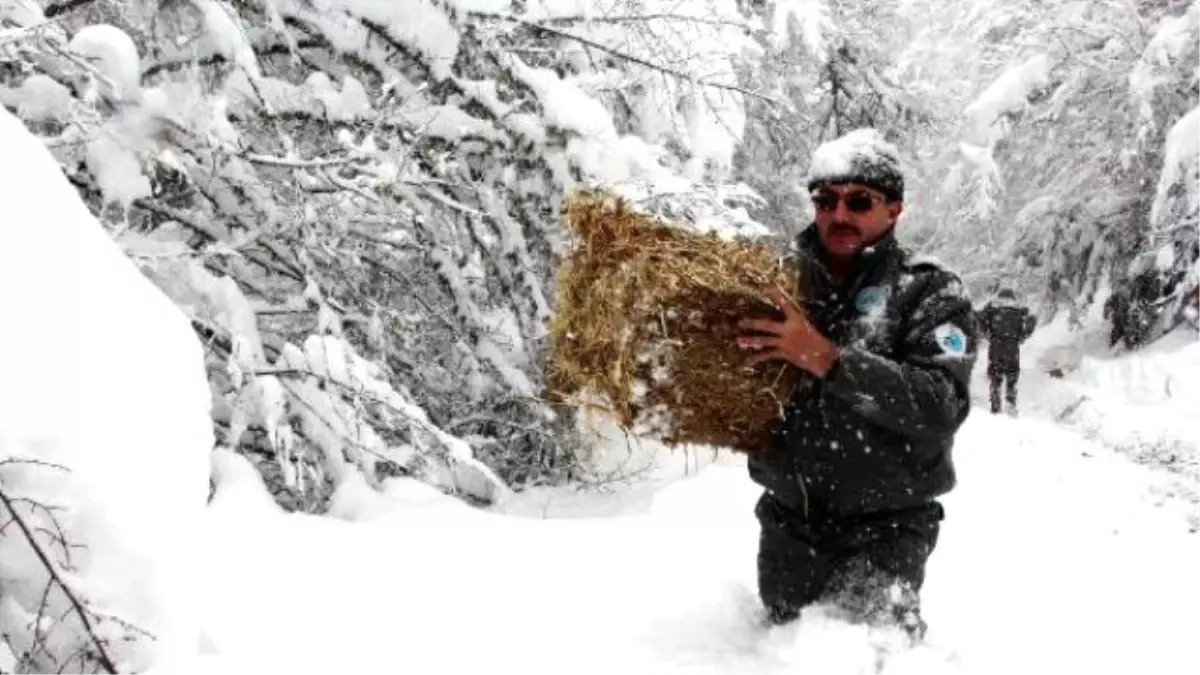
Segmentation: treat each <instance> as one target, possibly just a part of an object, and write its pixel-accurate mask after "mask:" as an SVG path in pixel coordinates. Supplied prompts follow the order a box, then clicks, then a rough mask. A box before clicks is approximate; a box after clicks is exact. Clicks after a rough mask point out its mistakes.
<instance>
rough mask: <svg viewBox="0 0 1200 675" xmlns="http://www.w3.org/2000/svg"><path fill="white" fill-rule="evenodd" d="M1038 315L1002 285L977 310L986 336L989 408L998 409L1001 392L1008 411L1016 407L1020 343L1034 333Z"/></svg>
mask: <svg viewBox="0 0 1200 675" xmlns="http://www.w3.org/2000/svg"><path fill="white" fill-rule="evenodd" d="M1035 327H1037V318H1035V317H1034V316H1033V314H1032V313H1031V312H1030V311H1029V308H1028V307H1026V306H1024V305H1022V304H1021V303H1020V302H1018V301H1017V296H1016V294H1015V293H1013V291H1012V289H1009V288H1004V289H1001V290H1000V292H999V293H997V294H996V298H995V299H994V300H992V301H991V302H989V303H988V304H987V305H986V306H985V307H984V308H983V309H982V310H981V311H980V312H979V328H980V333H982V335H983V337H985V338H987V340H988V382H989V384H990V395H991V403H992V412H993V413H999V412H1000V410H1001V405H1000V400H1001V394H1003V398H1004V401H1005V403H1007V404H1008V412H1010V413H1016V411H1017V381H1018V380H1019V379H1020V377H1021V344H1022V343H1024V342H1025V341H1026V340H1028V339H1029V336H1030V335H1033V329H1034V328H1035Z"/></svg>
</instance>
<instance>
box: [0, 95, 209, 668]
mask: <svg viewBox="0 0 1200 675" xmlns="http://www.w3.org/2000/svg"><path fill="white" fill-rule="evenodd" d="M0 147H3V148H4V152H3V153H0V209H2V210H3V215H4V217H3V219H0V315H3V316H4V317H5V326H4V330H3V331H0V374H2V375H0V461H4V462H6V463H5V464H4V465H2V466H0V488H2V489H3V491H4V492H5V494H6V495H8V496H9V497H10V498H12V499H28V500H32V501H36V502H40V503H42V504H45V505H47V506H53V507H59V508H61V510H60V511H56V513H57V519H58V521H59V522H60V523H61V524H62V526H63V528H64V533H65V539H66V540H67V541H68V542H69V543H70V544H72V545H82V546H84V547H86V548H79V549H68V550H64V549H63V547H62V546H61V545H57V544H56V543H55V542H54V541H51V540H50V539H49V538H46V539H44V540H42V539H41V538H40V537H39V540H40V543H41V546H42V547H43V548H44V549H45V550H46V551H48V552H51V555H52V557H54V558H56V559H57V560H58V561H59V563H60V565H61V567H62V570H63V572H64V579H65V580H66V583H67V585H69V586H71V587H72V590H73V591H74V592H75V594H76V595H78V596H80V597H81V599H85V600H86V602H87V603H88V605H89V606H90V608H91V610H92V611H94V612H95V613H96V617H95V618H94V623H95V624H96V631H97V633H99V634H100V636H101V637H102V638H104V639H106V640H112V641H113V642H112V643H111V644H109V645H108V650H109V654H110V655H111V656H112V658H113V660H114V661H116V662H117V665H118V666H119V667H129V668H134V669H142V668H145V667H147V666H148V665H150V664H152V663H170V662H172V660H173V659H174V658H176V657H180V658H186V657H188V656H190V655H193V654H194V653H195V649H196V644H197V641H198V626H197V623H196V622H197V619H196V614H195V609H194V608H195V602H196V600H195V598H194V597H192V595H193V589H194V588H195V586H194V581H195V578H196V571H195V569H193V568H192V564H193V562H192V561H193V560H194V559H195V551H196V550H197V548H198V546H197V544H198V543H199V542H197V541H196V539H195V533H196V531H197V530H198V523H199V519H200V517H201V516H202V514H203V511H204V508H205V503H206V499H207V491H208V476H209V462H210V459H209V454H210V452H211V449H212V430H211V421H210V417H209V406H210V400H209V390H208V384H207V382H206V380H205V372H204V365H203V355H202V351H201V347H200V344H199V342H198V341H197V339H196V337H195V335H194V333H193V332H192V330H191V326H190V325H189V323H188V321H187V319H186V318H185V317H184V315H183V314H182V313H181V312H180V311H179V310H178V309H177V308H176V307H175V306H174V305H173V304H172V303H171V302H170V300H168V299H167V298H166V297H165V296H164V295H163V294H162V293H161V292H159V290H158V289H157V288H155V287H154V286H153V285H152V284H151V283H150V282H149V281H148V280H147V279H146V278H145V277H143V276H142V275H141V274H140V273H139V271H138V270H137V268H136V267H135V266H134V265H133V264H132V263H131V262H130V261H129V260H128V259H127V258H125V256H124V255H122V253H121V251H120V250H119V248H118V247H117V246H116V244H114V243H113V242H112V240H110V239H109V238H108V236H107V235H106V233H105V232H104V230H103V229H102V228H101V226H100V225H99V224H98V223H97V222H96V220H95V218H94V217H93V216H92V215H91V214H90V213H89V212H88V209H87V207H86V206H85V205H84V204H83V203H82V202H81V201H80V199H79V196H78V195H77V194H76V192H75V190H74V188H73V187H72V186H71V185H70V184H69V183H68V182H67V180H66V179H65V178H64V176H63V175H62V173H61V172H60V170H59V167H58V165H57V164H56V163H55V161H54V159H53V158H52V157H51V156H50V154H49V152H48V151H47V150H46V148H45V147H44V146H43V145H42V144H41V142H39V141H38V139H37V138H35V137H34V136H33V135H32V134H30V133H29V131H28V130H27V129H25V128H24V126H23V125H22V124H21V122H20V121H18V120H17V119H16V118H14V117H13V116H12V115H11V114H10V113H9V112H8V111H7V110H0ZM35 462H36V463H35ZM46 463H49V464H55V465H59V466H61V467H62V469H56V468H52V467H49V466H46V465H45V464H46ZM21 505H22V506H20V507H18V508H17V511H18V512H20V513H21V514H22V515H23V516H24V517H25V518H26V519H27V520H28V521H29V524H30V526H31V527H32V528H37V527H41V528H47V530H50V529H52V528H53V523H52V522H50V521H51V519H50V517H49V514H48V513H47V512H46V511H43V510H41V509H38V508H33V507H31V508H29V509H26V508H23V507H24V506H28V505H29V502H21ZM68 553H69V555H68ZM47 584H48V577H47V574H46V570H45V566H44V565H42V564H41V563H40V562H39V561H38V559H37V558H36V557H35V556H34V554H33V552H32V550H31V548H30V546H29V545H28V544H27V542H26V540H25V539H24V538H22V537H19V536H12V535H11V534H10V533H9V532H6V533H5V536H4V537H3V538H2V539H0V585H2V586H3V592H2V593H0V598H3V599H2V600H0V631H3V632H5V633H7V634H8V635H9V637H10V642H11V643H12V646H13V647H14V649H15V650H17V651H20V650H23V649H27V648H30V647H34V646H35V645H33V644H32V643H31V641H32V640H33V639H34V636H33V635H32V633H31V630H32V626H31V620H32V619H33V618H34V617H36V616H38V612H39V609H40V605H41V603H42V602H43V593H44V592H45V589H46V588H47ZM46 602H48V603H49V604H50V610H51V611H50V612H49V613H48V616H50V617H54V619H55V620H59V619H58V617H65V618H63V619H61V621H63V622H67V623H68V625H64V626H59V627H57V628H58V629H57V630H56V626H54V625H51V626H49V627H45V626H43V628H44V629H45V632H46V633H47V634H48V635H50V638H48V639H47V640H46V643H47V644H46V645H45V647H46V650H47V652H46V653H43V654H42V657H43V658H45V659H46V660H47V662H46V663H43V664H42V666H43V667H49V665H51V664H55V665H57V664H62V663H63V662H64V661H66V660H67V659H69V658H70V657H71V654H72V653H73V652H77V651H78V650H79V649H80V648H81V647H84V646H86V645H85V644H84V642H83V637H81V636H83V632H82V631H81V630H80V626H79V625H78V623H76V621H77V615H76V614H75V613H73V612H71V611H70V610H69V609H68V604H67V601H66V598H65V597H64V596H63V595H62V594H61V593H60V592H59V591H58V590H57V589H55V590H54V591H53V592H51V593H50V594H49V595H48V596H47V598H46ZM106 616H107V617H117V618H119V619H120V620H121V621H123V622H127V623H128V624H132V625H133V626H136V627H137V628H138V629H141V630H144V631H146V632H148V633H150V634H152V635H153V636H154V639H153V640H151V639H149V638H147V637H145V636H141V637H138V638H137V639H133V640H125V639H124V637H125V636H127V635H140V634H139V633H138V632H137V631H131V630H130V628H129V627H128V626H123V625H121V621H115V620H112V619H111V618H110V619H105V618H104V617H106ZM51 624H53V621H51ZM79 667H80V666H79V665H73V666H70V667H69V669H71V670H75V669H77V668H79ZM37 669H38V668H35V670H37Z"/></svg>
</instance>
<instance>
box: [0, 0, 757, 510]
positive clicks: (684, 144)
mask: <svg viewBox="0 0 1200 675" xmlns="http://www.w3.org/2000/svg"><path fill="white" fill-rule="evenodd" d="M42 9H44V12H43V11H39V8H38V7H37V6H35V5H33V4H32V3H22V4H14V5H12V8H11V9H10V10H9V11H8V12H7V13H6V14H5V15H4V19H5V26H6V31H7V32H6V33H5V38H4V39H3V41H2V45H3V49H4V67H5V70H4V71H3V83H4V85H5V86H4V88H3V89H0V97H2V99H3V102H4V103H5V104H6V105H7V106H9V107H10V108H11V109H13V110H15V111H16V112H17V113H18V114H19V115H21V116H22V118H23V119H24V120H26V121H27V122H28V123H29V124H31V125H32V126H33V127H34V128H35V129H37V130H38V132H39V133H41V134H42V135H43V137H44V139H45V141H46V143H47V145H48V146H50V147H51V148H52V149H53V151H54V152H55V154H56V156H57V157H58V159H59V160H60V162H61V163H62V166H63V170H64V172H65V173H66V174H67V175H68V177H70V179H71V180H72V181H73V182H74V183H75V184H76V186H77V187H78V188H79V189H80V191H81V192H82V193H83V194H84V195H85V196H86V198H87V199H88V201H89V204H90V205H91V206H92V208H93V209H94V210H95V211H96V212H97V214H99V215H100V216H101V217H102V219H103V221H104V222H105V224H106V225H107V226H108V227H109V228H110V229H111V232H112V233H113V236H114V237H115V238H116V239H117V240H118V242H120V244H121V245H122V246H123V247H124V248H125V250H126V251H127V253H128V254H129V255H130V256H131V257H132V258H133V259H134V260H136V261H137V262H139V264H140V265H141V266H142V268H143V269H144V271H145V273H146V274H147V275H148V276H149V277H150V278H151V279H153V280H154V281H155V282H156V283H157V284H158V285H159V286H160V287H162V288H163V289H164V290H165V291H166V292H167V293H168V294H169V295H170V296H171V297H172V298H173V299H175V300H176V301H177V302H178V303H180V305H181V306H182V307H184V308H185V310H186V311H187V312H188V314H189V316H190V317H191V318H192V320H193V323H194V326H195V328H196V330H197V331H198V333H199V334H200V335H201V336H202V337H203V338H204V341H205V343H206V345H207V346H208V350H209V351H208V355H209V360H208V363H209V368H210V379H211V382H212V386H213V394H214V409H215V412H214V423H215V425H216V430H217V433H218V438H219V440H220V441H221V442H222V443H224V444H227V445H230V446H232V447H237V448H240V449H241V450H242V451H243V452H245V453H247V454H248V455H250V456H251V457H254V458H256V460H257V461H258V463H259V466H260V468H261V469H262V470H263V471H264V472H266V473H267V474H268V476H269V478H270V479H271V480H269V482H270V483H272V484H273V485H274V487H275V489H276V490H277V491H278V493H279V495H278V496H279V498H280V499H281V501H284V502H285V503H288V504H289V505H291V506H293V507H296V508H306V509H319V508H322V506H323V504H324V503H325V500H326V499H327V498H328V496H329V494H330V492H331V490H333V489H336V488H337V486H338V485H340V484H341V481H342V478H343V477H345V476H346V475H347V472H356V473H358V474H362V475H364V476H366V477H367V480H368V482H369V483H371V484H376V485H377V484H378V483H379V481H381V480H384V479H386V477H387V476H391V475H398V474H402V475H413V476H417V477H419V478H421V479H423V480H426V481H428V482H430V483H432V484H434V485H437V486H439V487H441V488H443V489H446V490H448V491H452V492H455V493H457V494H462V495H464V496H467V497H469V498H472V499H477V500H482V501H485V502H487V501H492V500H494V499H496V498H498V497H500V496H502V495H503V493H504V492H505V491H506V490H508V489H509V488H510V487H512V486H519V485H522V484H526V483H529V482H531V481H540V480H547V479H550V480H560V479H563V478H567V477H570V476H571V475H573V473H575V472H578V470H579V467H578V466H576V462H575V461H574V458H575V455H576V451H577V450H578V448H579V445H580V443H581V442H582V441H581V439H579V438H578V437H577V436H576V435H575V432H574V430H575V425H574V423H573V418H572V415H571V414H570V411H564V410H555V409H553V408H552V407H551V406H550V405H549V404H548V403H546V402H545V401H544V400H543V398H542V396H541V390H542V373H543V371H544V363H543V361H544V358H545V349H544V340H545V326H546V321H547V320H548V318H549V316H550V314H551V312H552V311H553V307H552V303H553V274H554V269H555V267H556V265H557V261H558V255H559V254H560V253H561V252H562V251H563V247H564V245H565V242H564V241H563V234H562V230H561V226H560V224H559V222H558V212H559V209H560V205H561V201H562V199H563V198H564V196H565V194H566V193H567V191H569V190H570V189H572V188H573V187H574V186H577V185H582V184H588V183H593V182H597V183H603V184H606V185H608V186H610V187H614V188H617V189H619V190H621V191H623V192H624V193H625V194H627V195H628V196H630V197H631V198H633V199H635V200H637V201H638V202H639V203H640V204H641V205H643V206H644V207H645V208H649V209H652V210H656V211H659V212H663V213H669V214H671V215H675V216H679V217H682V218H686V219H689V220H691V221H693V222H696V223H697V224H698V225H702V226H706V227H711V226H716V227H735V228H738V227H745V226H752V225H754V223H753V222H752V221H751V220H750V219H749V218H748V217H747V216H746V213H745V209H744V205H745V204H746V203H749V201H750V200H752V199H753V197H752V195H749V194H748V193H747V191H746V190H744V189H742V188H739V187H738V186H737V185H736V184H733V183H732V182H731V181H730V176H731V166H732V156H733V152H734V148H735V146H736V145H737V143H738V142H739V141H740V139H741V134H742V128H743V125H744V110H743V107H744V104H745V98H746V96H747V94H746V93H744V92H743V90H742V88H741V87H739V86H738V85H737V82H736V78H735V73H734V60H733V59H734V58H735V57H736V56H737V55H738V54H739V53H740V52H741V47H739V46H738V45H739V44H740V41H741V40H742V37H743V36H744V35H745V26H744V24H745V22H744V21H743V19H742V18H741V15H740V14H739V13H738V10H737V7H736V4H735V3H734V2H732V0H728V1H726V0H692V1H690V2H684V3H680V2H667V1H666V0H647V1H632V0H631V1H628V2H611V3H599V9H598V10H597V11H594V12H592V11H581V10H580V5H579V3H575V2H555V1H545V2H533V3H512V2H506V1H499V0H497V1H491V2H482V1H476V0H454V1H440V0H414V1H412V2H397V3H378V2H368V1H365V0H361V1H360V0H283V1H273V2H246V3H227V2H222V1H221V0H171V1H164V2H155V1H148V2H139V3H120V2H110V1H108V0H90V1H85V2H70V3H47V4H46V5H45V6H44V7H43V8H42ZM47 19H52V21H47Z"/></svg>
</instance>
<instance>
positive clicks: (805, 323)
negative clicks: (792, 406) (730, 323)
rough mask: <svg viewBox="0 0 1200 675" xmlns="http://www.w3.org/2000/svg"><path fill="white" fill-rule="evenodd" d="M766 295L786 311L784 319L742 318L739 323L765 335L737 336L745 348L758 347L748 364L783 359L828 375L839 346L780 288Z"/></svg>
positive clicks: (813, 372)
mask: <svg viewBox="0 0 1200 675" xmlns="http://www.w3.org/2000/svg"><path fill="white" fill-rule="evenodd" d="M766 296H767V298H768V299H769V300H770V301H771V302H772V303H773V304H774V305H775V306H776V307H777V308H778V309H779V311H780V312H782V313H783V316H784V319H783V321H773V320H771V319H743V320H741V321H740V322H738V327H739V328H741V329H742V330H745V331H755V332H758V333H762V335H743V336H740V337H739V338H738V346H739V347H741V348H742V349H754V350H758V353H756V354H754V355H753V356H751V357H750V359H749V361H748V364H747V365H750V366H754V365H757V364H759V363H762V362H763V361H774V360H783V361H788V362H789V363H791V364H793V365H795V366H796V367H797V368H800V369H802V370H805V371H808V372H810V373H812V374H813V375H816V376H817V377H825V375H826V374H827V373H828V372H829V370H830V369H831V368H833V364H834V363H835V362H836V361H837V358H838V349H837V346H836V345H834V344H833V343H832V342H830V341H829V339H828V338H826V337H825V336H824V335H821V333H820V332H819V331H817V329H816V327H814V326H813V325H812V323H811V322H810V321H809V320H808V316H807V315H805V313H804V310H803V309H801V308H800V306H799V305H797V304H796V303H795V302H794V301H792V300H791V299H790V298H788V297H787V296H786V295H784V293H783V292H782V291H780V290H779V289H771V290H768V291H767V293H766Z"/></svg>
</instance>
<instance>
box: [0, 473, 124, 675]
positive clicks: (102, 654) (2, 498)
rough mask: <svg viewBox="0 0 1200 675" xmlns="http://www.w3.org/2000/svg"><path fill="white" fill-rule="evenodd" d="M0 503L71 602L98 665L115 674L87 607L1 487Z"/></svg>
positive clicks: (114, 666) (112, 664) (114, 667)
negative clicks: (98, 662)
mask: <svg viewBox="0 0 1200 675" xmlns="http://www.w3.org/2000/svg"><path fill="white" fill-rule="evenodd" d="M0 503H3V504H4V506H5V508H7V509H8V512H9V513H10V514H11V515H12V518H13V520H14V521H16V524H17V528H18V529H20V530H21V534H23V535H24V536H25V541H26V542H28V544H29V547H30V548H31V549H33V552H34V555H36V556H37V557H38V560H39V561H41V563H42V566H44V567H45V568H46V572H47V573H48V574H49V575H50V578H51V580H53V582H54V583H55V584H57V585H58V587H59V588H60V589H62V592H63V594H64V595H65V596H66V597H67V600H68V601H69V602H70V603H71V607H72V608H73V609H74V610H75V614H76V615H77V616H78V617H79V620H80V621H81V622H82V623H83V627H84V630H85V631H87V635H88V638H90V639H91V641H92V643H93V644H94V645H95V646H96V656H97V659H98V660H99V661H100V665H101V666H102V667H103V668H104V670H105V671H106V672H109V673H114V674H115V673H116V672H117V666H116V665H115V664H114V663H113V661H112V659H111V658H109V656H108V651H107V650H106V649H105V648H104V643H103V642H102V641H101V640H100V638H99V636H97V635H96V631H95V629H94V628H93V626H92V619H91V617H90V615H89V612H88V610H87V608H86V607H84V606H83V603H82V602H81V601H80V600H79V598H78V597H76V595H75V593H74V591H72V590H71V587H70V586H68V585H67V583H66V582H65V581H63V580H62V577H61V576H59V573H58V568H57V566H56V565H55V564H54V562H53V561H51V560H50V557H49V556H48V555H47V554H46V551H45V550H44V549H43V548H42V545H41V544H40V543H38V540H37V537H36V536H35V535H34V533H33V530H32V529H31V528H30V527H29V525H28V524H27V523H26V522H25V520H24V519H23V518H22V517H21V514H20V513H18V512H17V510H16V508H15V504H14V503H13V499H12V498H11V497H9V496H8V494H6V493H5V492H4V490H3V489H0Z"/></svg>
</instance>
